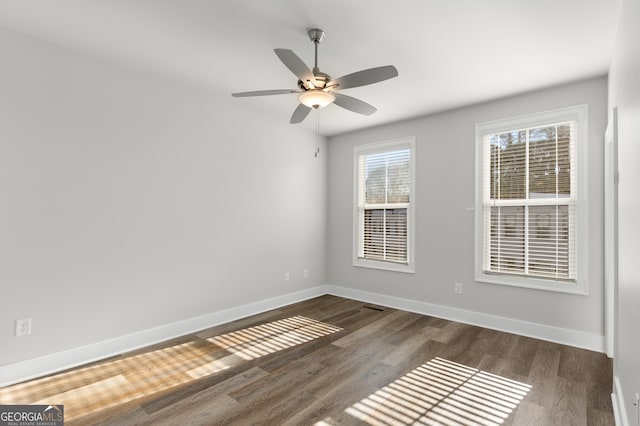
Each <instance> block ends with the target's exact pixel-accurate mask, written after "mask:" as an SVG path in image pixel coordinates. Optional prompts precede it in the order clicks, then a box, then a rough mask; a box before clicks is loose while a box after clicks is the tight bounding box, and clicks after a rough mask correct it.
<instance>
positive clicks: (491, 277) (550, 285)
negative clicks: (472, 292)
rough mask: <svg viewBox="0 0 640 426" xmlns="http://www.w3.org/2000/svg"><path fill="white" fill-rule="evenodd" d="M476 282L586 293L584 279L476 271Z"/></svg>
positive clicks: (559, 291) (569, 292)
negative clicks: (575, 280)
mask: <svg viewBox="0 0 640 426" xmlns="http://www.w3.org/2000/svg"><path fill="white" fill-rule="evenodd" d="M475 281H476V282H481V283H486V284H498V285H505V286H511V287H520V288H529V289H534V290H542V291H553V292H556V293H567V294H576V295H581V296H586V295H587V294H588V291H587V288H586V285H585V284H584V280H583V281H582V282H581V281H577V282H574V281H555V280H549V279H544V278H533V277H525V276H521V277H520V276H513V275H499V274H486V273H484V272H476V276H475Z"/></svg>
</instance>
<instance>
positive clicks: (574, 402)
mask: <svg viewBox="0 0 640 426" xmlns="http://www.w3.org/2000/svg"><path fill="white" fill-rule="evenodd" d="M550 424H552V425H558V426H560V425H562V426H581V425H586V424H587V390H586V387H585V384H584V383H582V382H577V381H573V380H567V379H564V378H562V377H560V378H558V384H557V387H556V391H555V393H554V400H553V404H552V406H551V416H550Z"/></svg>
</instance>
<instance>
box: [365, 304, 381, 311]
mask: <svg viewBox="0 0 640 426" xmlns="http://www.w3.org/2000/svg"><path fill="white" fill-rule="evenodd" d="M365 308H367V309H372V310H374V311H379V312H384V308H383V307H382V306H373V305H365Z"/></svg>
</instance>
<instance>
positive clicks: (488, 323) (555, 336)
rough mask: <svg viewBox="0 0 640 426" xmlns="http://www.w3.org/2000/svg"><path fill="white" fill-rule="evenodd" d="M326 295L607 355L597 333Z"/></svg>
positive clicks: (346, 291) (371, 296) (363, 294)
mask: <svg viewBox="0 0 640 426" xmlns="http://www.w3.org/2000/svg"><path fill="white" fill-rule="evenodd" d="M327 292H328V293H329V294H333V295H335V296H342V297H347V298H349V299H355V300H361V301H364V302H368V303H375V304H378V305H384V306H389V307H391V308H396V309H402V310H405V311H410V312H415V313H418V314H423V315H430V316H434V317H438V318H443V319H448V320H452V321H457V322H462V323H465V324H471V325H476V326H479V327H484V328H490V329H493V330H499V331H505V332H508V333H514V334H519V335H521V336H527V337H534V338H536V339H541V340H547V341H550V342H555V343H560V344H563V345H568V346H575V347H578V348H583V349H589V350H592V351H596V352H604V336H600V335H597V334H591V333H585V332H582V331H576V330H570V329H566V328H559V327H552V326H549V325H544V324H538V323H532V322H527V321H520V320H516V319H511V318H506V317H499V316H496V315H489V314H483V313H479V312H473V311H466V310H463V309H457V308H451V307H449V306H442V305H435V304H432V303H427V302H419V301H416V300H411V299H403V298H400V297H394V296H388V295H384V294H379V293H371V292H368V291H362V290H355V289H352V288H346V287H340V286H335V285H327Z"/></svg>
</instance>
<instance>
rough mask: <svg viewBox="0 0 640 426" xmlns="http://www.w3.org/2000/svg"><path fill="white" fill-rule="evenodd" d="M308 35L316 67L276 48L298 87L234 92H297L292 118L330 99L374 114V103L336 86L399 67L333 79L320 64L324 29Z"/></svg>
mask: <svg viewBox="0 0 640 426" xmlns="http://www.w3.org/2000/svg"><path fill="white" fill-rule="evenodd" d="M308 34H309V38H310V39H311V41H312V42H313V44H314V46H315V65H314V67H313V71H312V70H310V69H309V67H307V65H305V63H304V62H303V61H302V59H300V58H299V57H298V55H296V54H295V53H294V52H293V51H292V50H289V49H274V51H275V52H276V55H277V56H278V58H280V60H281V61H282V63H284V65H285V66H286V67H287V68H289V70H290V71H291V72H292V73H293V74H294V75H295V76H296V77H298V83H297V84H298V88H299V89H298V90H290V89H276V90H258V91H253V92H240V93H232V94H231V96H234V97H248V96H269V95H283V94H290V93H297V94H298V101H300V105H298V107H297V108H296V109H295V111H293V115H292V116H291V120H290V122H291V123H292V124H295V123H301V122H302V121H303V120H304V119H305V118H306V117H307V115H308V114H309V112H310V111H311V109H318V108H323V107H325V106H327V105H329V104H331V103H334V104H336V105H338V106H339V107H342V108H344V109H347V110H349V111H353V112H357V113H359V114H364V115H371V114H373V113H374V112H376V111H377V109H376V108H375V107H374V106H373V105H369V104H368V103H366V102H364V101H361V100H360V99H356V98H353V97H351V96H347V95H343V94H341V93H336V91H337V90H342V89H350V88H352V87H359V86H365V85H367V84H373V83H378V82H380V81H384V80H388V79H390V78H394V77H397V76H398V70H397V69H396V67H394V66H393V65H386V66H382V67H376V68H369V69H366V70H362V71H357V72H354V73H352V74H347V75H345V76H342V77H340V78H336V79H332V78H331V77H330V76H329V75H328V74H325V73H323V72H321V71H320V69H319V68H318V44H320V42H321V41H322V39H323V38H324V31H322V30H320V29H317V28H313V29H310V30H309V31H308Z"/></svg>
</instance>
